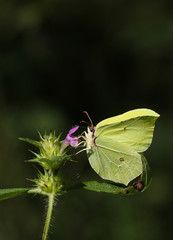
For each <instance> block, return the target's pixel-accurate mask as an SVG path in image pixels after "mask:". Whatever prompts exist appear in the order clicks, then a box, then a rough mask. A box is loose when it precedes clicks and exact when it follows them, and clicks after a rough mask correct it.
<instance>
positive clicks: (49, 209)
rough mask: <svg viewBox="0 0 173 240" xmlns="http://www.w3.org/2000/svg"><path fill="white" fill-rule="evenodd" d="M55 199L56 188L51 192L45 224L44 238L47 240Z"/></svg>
mask: <svg viewBox="0 0 173 240" xmlns="http://www.w3.org/2000/svg"><path fill="white" fill-rule="evenodd" d="M54 199H55V191H54V189H52V192H51V193H50V194H49V200H48V201H49V202H48V210H47V217H46V222H45V226H44V231H43V237H42V240H46V239H47V236H48V231H49V227H50V221H51V217H52V211H53V204H54Z"/></svg>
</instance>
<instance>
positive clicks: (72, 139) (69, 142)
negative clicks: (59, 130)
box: [64, 126, 79, 147]
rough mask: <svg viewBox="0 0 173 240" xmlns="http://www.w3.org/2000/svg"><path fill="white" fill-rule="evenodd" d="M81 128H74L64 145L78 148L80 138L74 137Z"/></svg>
mask: <svg viewBox="0 0 173 240" xmlns="http://www.w3.org/2000/svg"><path fill="white" fill-rule="evenodd" d="M78 128H79V126H76V127H74V128H72V129H71V130H70V131H69V133H68V134H67V136H66V138H65V140H64V143H65V144H66V145H71V146H72V147H74V146H76V145H77V144H78V137H75V136H72V134H73V133H74V132H76V131H77V130H78Z"/></svg>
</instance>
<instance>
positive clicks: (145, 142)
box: [95, 110, 159, 152]
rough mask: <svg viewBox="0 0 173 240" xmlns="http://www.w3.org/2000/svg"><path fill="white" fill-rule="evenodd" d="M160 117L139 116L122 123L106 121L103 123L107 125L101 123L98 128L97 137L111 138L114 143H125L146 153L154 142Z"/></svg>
mask: <svg viewBox="0 0 173 240" xmlns="http://www.w3.org/2000/svg"><path fill="white" fill-rule="evenodd" d="M134 111H135V110H134ZM150 111H151V110H150ZM132 112H133V111H132ZM135 112H136V111H135ZM152 112H153V111H152ZM122 115H123V114H122ZM131 115H132V114H131ZM133 116H134V114H133ZM158 116H159V115H158V114H157V117H156V113H155V115H154V114H153V116H152V115H150V116H138V117H136V118H130V119H126V120H124V121H120V122H116V121H115V122H113V120H109V119H108V120H104V121H102V122H101V123H105V125H103V124H100V123H99V124H98V125H97V126H96V131H95V136H96V137H98V138H100V137H103V136H104V137H110V138H111V139H112V141H118V142H120V143H125V144H126V145H128V146H130V147H132V148H133V149H134V150H135V151H137V152H144V151H145V150H146V149H147V148H148V147H149V146H150V144H151V142H152V138H153V131H154V125H155V121H156V119H157V118H158ZM117 117H118V116H117ZM111 119H113V118H111ZM115 119H116V117H115ZM118 119H119V118H118Z"/></svg>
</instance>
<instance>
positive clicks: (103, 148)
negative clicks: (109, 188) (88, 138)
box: [88, 137, 142, 185]
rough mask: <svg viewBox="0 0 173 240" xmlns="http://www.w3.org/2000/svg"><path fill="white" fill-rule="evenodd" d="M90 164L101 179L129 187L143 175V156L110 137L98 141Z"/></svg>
mask: <svg viewBox="0 0 173 240" xmlns="http://www.w3.org/2000/svg"><path fill="white" fill-rule="evenodd" d="M96 145H97V147H96V146H94V147H92V148H91V150H90V152H88V157H89V162H90V164H91V166H92V168H93V169H94V170H95V171H96V172H97V173H98V175H99V176H100V177H102V178H103V179H106V180H110V181H114V182H117V183H122V184H125V185H127V184H128V183H129V182H130V181H131V180H133V179H134V178H136V177H137V176H139V175H140V174H141V173H142V161H141V156H140V155H139V154H138V153H137V152H136V151H134V150H133V149H132V148H131V147H129V146H126V145H125V144H123V143H119V142H117V141H112V139H111V138H108V137H104V138H102V137H99V138H98V139H96Z"/></svg>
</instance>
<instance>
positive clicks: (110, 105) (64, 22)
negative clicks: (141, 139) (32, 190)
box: [0, 0, 173, 240]
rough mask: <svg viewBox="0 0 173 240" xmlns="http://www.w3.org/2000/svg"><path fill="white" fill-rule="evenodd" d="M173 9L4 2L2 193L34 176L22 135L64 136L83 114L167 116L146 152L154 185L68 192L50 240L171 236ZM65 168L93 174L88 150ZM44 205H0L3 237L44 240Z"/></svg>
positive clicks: (50, 0) (122, 0)
mask: <svg viewBox="0 0 173 240" xmlns="http://www.w3.org/2000/svg"><path fill="white" fill-rule="evenodd" d="M172 9H173V3H172V1H167V0H166V1H165V0H157V1H156V0H153V1H139V0H138V1H127V0H93V1H85V0H83V1H80V0H74V1H70V0H57V1H56V0H40V1H17V0H13V1H10V0H1V1H0V49H1V50H0V188H10V187H25V186H30V185H31V183H30V182H29V181H28V180H26V178H29V179H31V178H33V177H35V175H36V170H35V169H34V168H33V166H32V164H28V163H25V162H24V160H27V159H29V158H30V157H31V153H29V152H27V149H28V148H30V146H28V145H27V144H25V143H23V142H20V141H19V140H18V138H19V137H29V138H35V139H38V134H37V129H39V130H40V132H41V133H44V130H47V132H49V131H50V130H54V129H56V132H57V134H59V133H60V132H61V131H63V133H64V135H65V134H66V133H67V132H68V131H69V129H70V128H71V127H72V126H74V125H75V124H79V122H80V121H81V120H84V119H86V117H85V116H84V115H83V113H82V111H83V110H87V111H88V112H89V114H90V115H91V117H92V119H93V121H94V123H98V122H99V121H101V120H103V119H105V118H107V117H111V116H114V115H117V114H120V113H123V112H125V111H128V110H131V109H134V108H139V107H146V108H151V109H153V110H155V111H156V112H158V113H159V114H160V115H161V117H160V119H159V120H158V122H157V124H156V131H155V135H154V140H153V143H152V146H151V147H150V149H149V150H148V151H147V153H146V157H147V159H148V161H149V164H150V166H151V169H152V175H153V181H152V184H151V186H150V188H149V189H148V190H147V191H146V192H144V193H143V194H140V195H137V196H118V195H117V196H116V195H108V194H103V193H95V192H90V191H74V192H73V193H71V194H70V193H69V194H68V195H66V196H65V197H64V198H62V199H59V200H58V201H57V207H56V211H55V212H54V221H53V227H52V228H51V232H52V233H50V238H49V239H52V240H53V239H54V240H55V239H62V240H76V239H84V240H88V239H89V240H90V239H91V240H103V239H110V240H114V239H116V240H126V239H128V240H138V239H140V240H146V239H147V240H163V239H168V238H170V237H171V235H172V223H171V221H172V218H173V210H172V198H173V193H172V182H173V177H172V170H173V154H172V143H173V141H172V134H173V11H172ZM64 135H63V136H64ZM31 148H32V147H31ZM69 168H70V170H71V169H72V171H70V173H71V174H72V176H73V179H75V177H80V176H81V177H82V176H86V178H87V177H88V176H90V178H93V179H94V178H95V177H96V175H95V173H93V170H92V169H91V168H90V167H89V164H88V162H87V158H86V156H85V154H81V155H80V157H78V163H71V164H69ZM72 181H73V180H72ZM45 202H46V201H45V199H44V198H42V197H39V196H38V197H37V196H32V195H26V196H25V195H24V196H21V197H18V198H15V199H9V200H6V201H2V202H0V240H21V239H26V240H31V239H32V240H37V239H40V238H41V234H42V229H43V225H44V217H45V214H44V213H45V207H44V204H45Z"/></svg>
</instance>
